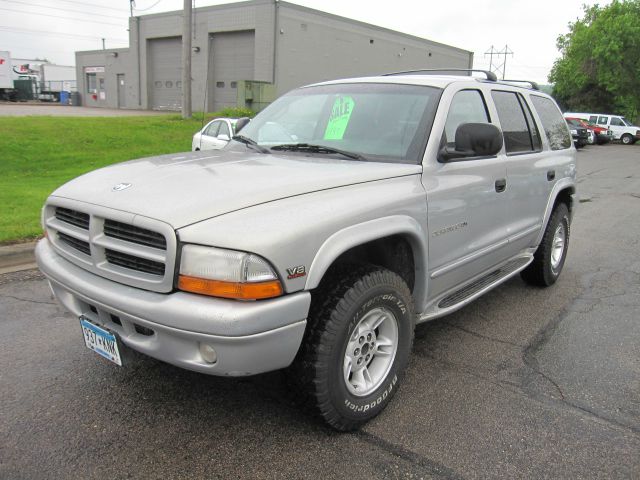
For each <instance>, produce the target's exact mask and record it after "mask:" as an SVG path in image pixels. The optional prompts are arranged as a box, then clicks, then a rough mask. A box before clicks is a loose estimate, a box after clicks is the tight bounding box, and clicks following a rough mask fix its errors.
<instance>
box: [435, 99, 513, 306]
mask: <svg viewBox="0 0 640 480" xmlns="http://www.w3.org/2000/svg"><path fill="white" fill-rule="evenodd" d="M443 102H444V103H445V104H446V100H445V98H444V97H443ZM446 115H447V117H446V123H445V127H444V131H442V132H439V133H437V132H435V131H434V132H433V133H432V134H434V135H442V143H441V144H442V145H444V144H448V145H450V146H453V145H454V139H455V133H456V130H457V128H458V126H459V125H461V124H463V123H492V120H491V118H490V117H489V112H488V110H487V105H486V102H485V99H484V95H483V93H482V92H481V91H480V90H475V89H469V90H460V91H458V92H457V93H455V96H453V98H452V100H451V104H450V108H449V111H448V112H447V114H446ZM504 182H506V164H505V160H504V157H498V156H494V157H482V158H473V157H472V158H465V159H463V160H459V161H454V162H448V163H439V162H435V161H431V159H430V161H429V163H428V164H425V165H424V173H423V184H424V186H425V190H426V192H427V204H428V214H427V215H428V224H429V227H428V232H429V239H428V242H429V285H430V286H429V295H430V296H431V297H432V298H433V297H434V296H437V295H440V294H441V293H444V292H446V291H447V290H449V289H451V288H452V287H454V286H457V285H460V284H461V283H462V282H464V281H466V280H469V279H470V278H472V277H474V276H476V275H479V274H480V273H483V272H484V271H486V270H487V269H489V268H491V267H493V266H494V265H496V264H498V263H500V262H501V261H503V260H504V259H505V258H506V255H507V253H506V250H507V248H506V247H507V243H508V241H507V227H506V222H507V215H506V210H507V207H506V201H505V198H506V196H505V188H506V185H505V184H504Z"/></svg>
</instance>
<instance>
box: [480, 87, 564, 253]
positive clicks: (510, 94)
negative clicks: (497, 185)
mask: <svg viewBox="0 0 640 480" xmlns="http://www.w3.org/2000/svg"><path fill="white" fill-rule="evenodd" d="M491 97H492V98H493V102H494V105H495V108H496V111H497V117H498V120H499V122H500V126H501V128H502V133H503V135H504V150H503V152H502V153H501V154H500V155H501V157H502V158H504V161H505V164H506V166H507V189H506V191H505V199H506V203H507V207H506V208H507V218H508V222H507V235H508V237H509V256H512V255H516V254H518V253H519V252H521V251H522V250H523V249H525V248H527V247H529V246H531V245H533V244H534V243H535V240H536V238H537V236H538V233H539V232H540V229H541V228H542V221H543V217H544V211H545V208H546V206H547V200H548V198H549V193H550V192H551V186H552V184H553V181H554V178H555V172H554V167H553V165H550V164H549V162H550V161H551V160H550V158H549V157H550V152H549V151H547V152H544V151H543V150H542V139H541V135H540V129H539V128H538V125H537V124H536V121H535V120H534V118H533V114H532V112H531V107H530V106H529V104H528V103H527V101H526V99H525V97H524V96H523V95H522V93H520V92H516V91H506V90H498V89H496V90H492V91H491Z"/></svg>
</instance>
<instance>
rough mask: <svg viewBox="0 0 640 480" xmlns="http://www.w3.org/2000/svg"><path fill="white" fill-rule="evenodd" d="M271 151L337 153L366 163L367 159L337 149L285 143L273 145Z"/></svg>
mask: <svg viewBox="0 0 640 480" xmlns="http://www.w3.org/2000/svg"><path fill="white" fill-rule="evenodd" d="M271 150H282V151H285V152H310V153H328V154H331V153H337V154H339V155H343V156H345V157H347V158H352V159H354V160H362V161H366V160H367V159H366V158H365V157H364V156H362V155H360V154H359V153H354V152H347V151H346V150H340V149H338V148H333V147H327V146H325V145H311V144H309V143H285V144H283V145H275V146H273V147H271Z"/></svg>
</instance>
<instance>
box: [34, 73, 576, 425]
mask: <svg viewBox="0 0 640 480" xmlns="http://www.w3.org/2000/svg"><path fill="white" fill-rule="evenodd" d="M432 73H433V72H427V71H425V72H408V73H403V74H391V75H385V76H378V77H369V78H355V79H348V80H340V81H332V82H326V83H321V84H317V85H312V86H308V87H304V88H300V89H297V90H295V91H293V92H291V93H289V94H287V95H285V96H283V97H281V98H280V99H278V100H277V101H275V102H274V103H273V104H271V105H270V106H269V107H268V108H267V109H265V110H264V111H263V112H261V113H260V114H259V115H258V116H257V117H256V118H255V119H254V120H252V121H251V122H250V123H249V124H246V121H241V122H240V124H239V127H238V128H239V129H240V128H242V127H243V126H244V128H243V129H242V130H241V131H240V132H239V134H237V135H236V136H235V137H234V139H233V140H232V141H231V142H230V143H229V145H228V146H227V147H225V148H224V149H223V150H218V151H212V152H193V153H185V154H178V155H165V156H160V157H152V158H146V159H141V160H137V161H131V162H126V163H121V164H118V165H113V166H111V167H107V168H104V169H101V170H97V171H94V172H91V173H88V174H86V175H84V176H82V177H80V178H77V179H75V180H73V181H71V182H69V183H67V184H65V185H63V186H62V187H60V188H59V189H58V190H56V191H55V192H54V193H53V194H52V195H51V196H50V197H49V199H48V200H47V203H46V205H45V206H44V209H43V215H42V222H43V227H44V229H45V231H46V238H45V239H43V240H41V241H40V243H39V244H38V247H37V258H38V263H39V266H40V269H41V270H42V272H43V273H44V274H45V275H46V277H47V278H48V279H49V282H50V284H51V288H52V290H53V292H54V293H55V295H56V297H57V298H58V299H59V301H60V302H61V303H62V304H63V305H64V306H65V307H66V308H67V309H68V310H70V311H71V312H72V313H73V314H74V316H75V317H76V318H79V319H80V325H81V329H82V332H83V334H84V341H85V343H86V346H87V347H88V348H90V349H91V350H94V351H95V352H97V353H98V354H100V355H102V356H103V357H105V358H106V359H108V360H110V361H112V362H114V363H116V364H119V365H122V364H126V362H127V352H128V351H129V349H133V350H137V351H138V352H142V353H144V354H147V355H149V356H151V357H154V358H157V359H160V360H162V361H165V362H168V363H171V364H173V365H177V366H179V367H183V368H187V369H190V370H195V371H198V372H202V373H205V374H210V375H228V376H240V375H254V374H258V373H261V372H267V371H270V370H276V369H281V368H288V373H289V378H290V379H291V380H292V383H293V384H294V385H295V386H296V387H297V388H299V389H300V392H301V394H303V395H304V398H306V399H307V401H308V402H309V404H310V405H311V406H312V407H314V408H315V410H316V411H317V412H318V413H319V414H320V415H321V416H322V417H323V418H324V419H325V420H326V421H327V422H328V423H329V424H330V425H331V426H333V427H334V428H336V429H339V430H351V429H355V428H358V427H359V426H360V425H362V424H363V423H364V422H366V421H367V420H369V419H371V418H372V417H374V416H376V415H377V414H378V413H380V412H381V411H382V410H383V409H384V408H385V406H386V405H387V403H388V402H389V401H390V399H391V398H392V397H393V395H394V394H395V392H396V390H397V389H398V387H399V385H400V382H401V379H402V373H403V371H404V369H405V366H406V364H407V360H408V357H409V354H410V352H411V348H412V342H413V332H414V327H415V325H416V324H417V323H422V322H426V321H429V320H433V319H435V318H438V317H441V316H443V315H446V314H448V313H450V312H452V311H454V310H457V309H459V308H461V307H462V306H464V305H466V304H468V303H469V302H471V301H472V300H474V299H476V298H478V297H479V296H480V295H482V294H483V293H485V292H487V291H488V290H490V289H492V288H494V287H496V286H497V285H499V284H501V283H502V282H504V281H506V280H507V279H509V278H510V277H513V276H514V275H516V274H517V273H520V274H521V276H522V278H523V279H524V280H525V281H527V282H529V283H532V284H535V285H539V286H549V285H551V284H553V283H554V282H555V281H556V279H557V278H558V276H559V275H560V272H561V270H562V267H563V264H564V262H565V258H566V255H567V247H568V241H569V225H570V221H571V214H572V212H573V209H574V206H575V204H576V202H575V189H576V160H575V149H574V147H573V145H572V141H571V135H570V134H569V130H568V128H567V125H566V123H565V121H564V119H563V118H562V115H561V113H560V110H559V109H558V107H557V105H556V104H555V102H554V101H553V100H552V99H551V98H550V97H549V96H547V95H545V94H543V93H541V92H539V91H536V90H535V89H533V88H523V87H519V86H516V85H515V84H513V83H504V82H503V83H500V82H497V81H496V79H495V76H492V75H490V74H489V75H487V79H484V78H483V79H479V78H474V77H470V76H450V75H433V74H432Z"/></svg>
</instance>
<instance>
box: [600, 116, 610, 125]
mask: <svg viewBox="0 0 640 480" xmlns="http://www.w3.org/2000/svg"><path fill="white" fill-rule="evenodd" d="M608 123H609V117H598V124H600V125H607V124H608Z"/></svg>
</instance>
